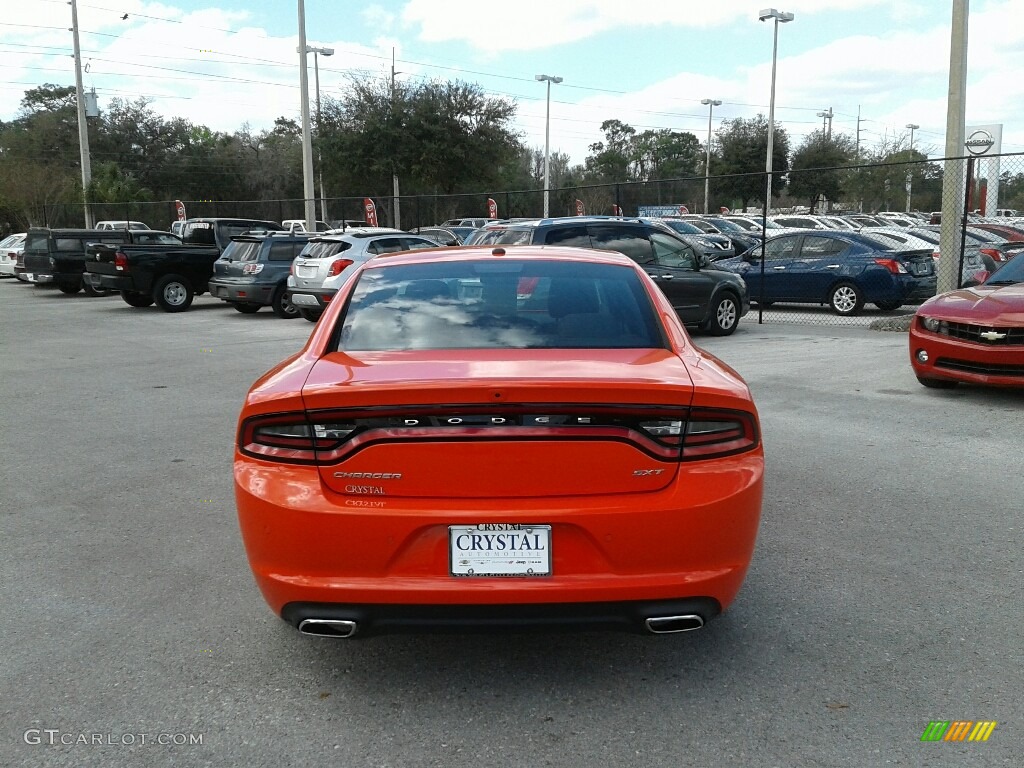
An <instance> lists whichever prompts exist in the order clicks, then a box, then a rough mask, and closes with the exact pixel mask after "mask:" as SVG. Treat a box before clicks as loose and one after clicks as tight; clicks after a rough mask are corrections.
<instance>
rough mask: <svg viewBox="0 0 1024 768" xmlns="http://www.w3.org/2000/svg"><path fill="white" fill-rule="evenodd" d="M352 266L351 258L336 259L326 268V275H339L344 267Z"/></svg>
mask: <svg viewBox="0 0 1024 768" xmlns="http://www.w3.org/2000/svg"><path fill="white" fill-rule="evenodd" d="M350 266H352V259H337V260H335V261H333V262H331V268H330V269H328V270H327V274H328V275H332V276H333V275H340V274H341V273H342V271H343V270H344V269H345V268H346V267H350Z"/></svg>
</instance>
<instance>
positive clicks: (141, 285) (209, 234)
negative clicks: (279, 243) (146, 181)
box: [85, 218, 283, 312]
mask: <svg viewBox="0 0 1024 768" xmlns="http://www.w3.org/2000/svg"><path fill="white" fill-rule="evenodd" d="M282 229H283V227H282V226H281V225H280V224H278V223H277V222H274V221H262V220H257V219H222V218H215V219H189V220H188V221H186V222H185V226H184V229H183V231H182V237H181V245H178V246H171V247H168V246H160V245H128V244H122V245H114V246H111V245H103V244H97V245H94V246H91V247H90V248H89V257H88V259H87V260H86V263H85V269H86V274H85V280H86V282H88V283H89V284H90V285H91V286H93V287H94V288H96V289H106V290H114V291H119V292H120V294H121V298H122V299H124V301H125V303H126V304H128V305H129V306H132V307H148V306H150V305H151V304H153V303H154V302H156V304H157V306H159V307H160V308H161V309H163V310H164V311H165V312H183V311H184V310H186V309H188V308H189V306H191V304H192V299H193V298H194V297H195V296H197V295H200V294H203V293H205V292H206V291H207V290H208V286H207V283H208V281H209V280H210V277H212V275H213V263H214V262H215V261H216V260H217V259H218V258H219V257H220V254H221V251H223V250H224V249H225V248H226V247H227V245H228V243H230V242H231V238H232V237H235V236H236V235H241V234H243V233H245V232H253V231H269V232H279V231H281V230H282Z"/></svg>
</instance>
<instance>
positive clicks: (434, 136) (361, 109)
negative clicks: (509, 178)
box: [320, 78, 522, 196]
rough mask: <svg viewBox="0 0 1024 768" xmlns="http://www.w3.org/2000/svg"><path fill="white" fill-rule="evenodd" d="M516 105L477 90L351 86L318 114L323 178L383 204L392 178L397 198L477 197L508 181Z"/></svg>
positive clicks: (516, 158)
mask: <svg viewBox="0 0 1024 768" xmlns="http://www.w3.org/2000/svg"><path fill="white" fill-rule="evenodd" d="M514 116H515V105H514V104H513V103H512V102H510V101H506V100H505V99H499V98H493V97H489V96H487V95H486V94H485V93H484V92H483V90H482V89H481V88H480V87H479V86H477V85H472V84H468V83H461V82H440V81H430V82H425V83H399V84H396V86H395V88H394V90H393V91H392V88H391V84H390V82H389V81H387V80H381V79H359V78H354V79H352V81H351V87H350V88H349V90H348V95H347V96H345V97H344V98H343V99H341V100H338V101H335V100H331V99H327V100H325V102H324V104H323V107H322V110H321V136H320V141H321V147H322V150H323V158H324V163H323V164H324V175H325V179H329V181H330V184H329V185H330V186H331V187H332V188H334V189H339V188H340V189H344V190H347V191H348V193H349V194H356V195H364V194H370V195H378V196H389V195H390V194H391V175H392V173H393V172H395V173H397V174H398V176H399V178H400V179H401V180H402V193H403V194H416V193H424V192H433V191H435V190H436V191H439V192H443V193H446V194H452V193H455V192H460V191H469V190H472V191H479V190H480V189H481V188H483V189H486V188H488V187H492V186H493V185H495V184H496V183H497V182H498V181H499V180H500V179H501V178H502V177H503V176H504V175H508V174H510V173H511V174H513V175H514V172H515V171H514V169H515V167H516V165H517V163H519V162H520V161H521V153H522V145H521V143H520V142H519V137H518V135H517V134H516V133H515V131H514V130H513V128H512V125H511V121H512V119H513V118H514Z"/></svg>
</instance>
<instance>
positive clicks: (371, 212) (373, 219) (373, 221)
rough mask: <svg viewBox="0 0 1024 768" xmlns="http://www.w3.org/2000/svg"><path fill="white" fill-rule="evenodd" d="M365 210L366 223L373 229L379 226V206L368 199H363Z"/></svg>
mask: <svg viewBox="0 0 1024 768" xmlns="http://www.w3.org/2000/svg"><path fill="white" fill-rule="evenodd" d="M363 209H364V210H365V211H366V223H367V224H369V225H370V226H371V227H376V226H377V206H376V205H374V204H373V200H371V199H370V198H368V197H364V198H363Z"/></svg>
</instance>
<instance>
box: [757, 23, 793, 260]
mask: <svg viewBox="0 0 1024 768" xmlns="http://www.w3.org/2000/svg"><path fill="white" fill-rule="evenodd" d="M757 18H758V20H759V21H768V19H773V20H774V21H775V25H774V26H775V32H774V34H773V36H772V92H771V98H770V99H769V100H768V157H767V159H766V160H765V171H766V173H767V176H768V182H767V185H768V186H767V192H766V193H765V196H764V216H763V217H762V218H763V219H764V229H765V230H767V227H768V207H769V206H770V205H771V201H772V159H773V158H772V155H773V153H774V151H775V65H776V61H777V60H778V52H779V23H780V22H781V23H782V24H785V23H786V22H788V21H792V20H793V14H792V13H787V12H786V11H777V10H775V9H774V8H765V9H763V10H762V11H761V12H760V13H759V14H758V16H757ZM761 263H762V264H764V261H763V260H762V262H761Z"/></svg>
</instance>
